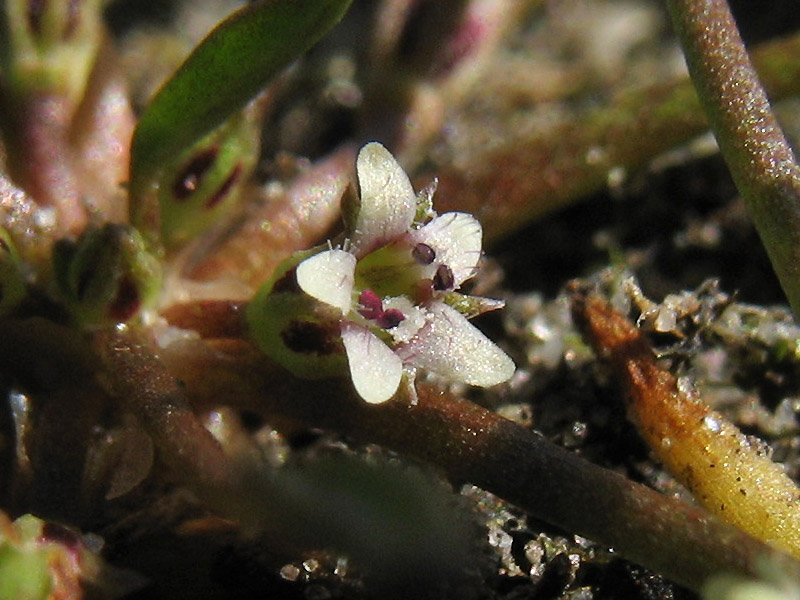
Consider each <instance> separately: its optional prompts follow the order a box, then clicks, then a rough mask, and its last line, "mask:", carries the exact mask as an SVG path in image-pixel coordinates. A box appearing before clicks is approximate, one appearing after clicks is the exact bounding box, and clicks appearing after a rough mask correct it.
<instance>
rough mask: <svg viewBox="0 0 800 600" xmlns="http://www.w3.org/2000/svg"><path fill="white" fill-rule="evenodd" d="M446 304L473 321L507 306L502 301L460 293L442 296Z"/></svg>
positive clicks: (449, 293) (448, 293)
mask: <svg viewBox="0 0 800 600" xmlns="http://www.w3.org/2000/svg"><path fill="white" fill-rule="evenodd" d="M442 300H443V301H444V303H445V304H448V305H449V306H452V307H453V308H455V309H456V310H457V311H458V312H460V313H461V314H462V315H464V316H465V317H466V318H467V319H472V318H473V317H477V316H478V315H482V314H483V313H486V312H490V311H493V310H498V309H501V308H503V307H504V306H505V304H506V303H505V302H503V301H502V300H494V299H492V298H484V297H483V296H468V295H466V294H461V293H459V292H447V293H446V294H444V296H442Z"/></svg>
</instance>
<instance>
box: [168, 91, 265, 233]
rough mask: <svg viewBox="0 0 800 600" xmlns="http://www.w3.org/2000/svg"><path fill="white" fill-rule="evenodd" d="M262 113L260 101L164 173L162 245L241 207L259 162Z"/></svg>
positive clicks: (211, 223) (216, 130)
mask: <svg viewBox="0 0 800 600" xmlns="http://www.w3.org/2000/svg"><path fill="white" fill-rule="evenodd" d="M262 112H263V111H262V109H261V107H260V105H259V102H258V101H256V102H254V103H252V104H251V105H250V106H248V107H247V108H246V109H245V110H243V111H242V112H240V113H238V114H237V115H235V116H234V117H232V118H231V119H229V120H228V121H227V122H226V123H224V124H223V125H222V126H220V127H219V128H217V129H215V130H214V131H212V132H211V133H210V134H208V135H207V136H206V137H204V138H203V139H201V140H200V141H199V142H198V143H197V144H195V145H194V146H192V147H191V148H190V149H188V150H186V151H184V152H183V153H181V154H180V156H178V158H177V159H176V160H175V161H173V162H172V164H170V165H169V166H168V167H167V168H166V169H164V171H163V174H162V176H161V180H160V183H159V192H158V204H159V210H160V218H161V236H162V242H163V244H164V246H165V247H166V248H167V249H169V248H174V247H176V246H179V245H182V244H184V243H186V242H187V241H189V240H191V239H192V238H194V237H195V236H197V235H198V234H200V233H202V232H203V231H205V230H206V229H208V228H209V227H211V226H212V225H213V224H214V223H216V222H218V221H219V220H220V218H222V217H223V216H225V215H226V214H228V213H230V212H231V211H232V209H234V208H235V207H236V205H237V202H236V201H237V198H238V197H239V193H240V191H241V190H242V188H243V186H244V185H245V183H246V181H247V179H248V177H249V175H250V173H251V172H252V170H253V167H254V166H255V164H256V159H257V157H258V151H259V144H260V140H261V128H260V121H261V114H262Z"/></svg>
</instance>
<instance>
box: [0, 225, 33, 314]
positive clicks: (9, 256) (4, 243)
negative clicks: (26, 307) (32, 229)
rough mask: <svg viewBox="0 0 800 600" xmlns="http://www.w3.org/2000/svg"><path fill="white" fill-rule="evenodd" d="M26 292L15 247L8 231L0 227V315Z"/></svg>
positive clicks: (5, 312)
mask: <svg viewBox="0 0 800 600" xmlns="http://www.w3.org/2000/svg"><path fill="white" fill-rule="evenodd" d="M27 293H28V292H27V288H26V285H25V277H24V275H23V271H22V262H21V259H20V257H19V254H18V253H17V248H16V246H15V245H14V242H13V240H12V239H11V236H9V235H8V232H7V231H6V230H5V229H4V228H2V227H0V317H3V316H5V315H7V314H9V313H10V312H12V311H13V310H14V309H15V308H16V307H17V306H19V304H20V303H21V302H22V301H23V300H24V299H25V296H26V295H27Z"/></svg>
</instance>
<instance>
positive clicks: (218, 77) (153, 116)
mask: <svg viewBox="0 0 800 600" xmlns="http://www.w3.org/2000/svg"><path fill="white" fill-rule="evenodd" d="M351 2H352V0H260V1H258V2H255V3H253V4H249V5H247V6H246V7H244V8H242V9H240V10H238V11H237V12H235V13H233V15H231V16H230V17H229V18H228V19H226V20H225V21H223V22H222V23H221V24H220V25H219V26H217V28H216V29H214V30H213V31H212V32H211V33H210V34H209V35H208V37H206V39H205V40H204V41H203V42H202V43H201V44H200V45H199V46H198V47H197V48H196V49H195V50H194V52H193V53H192V54H191V55H190V56H189V58H188V59H187V60H186V62H185V63H184V64H183V65H182V66H181V67H180V69H178V71H177V72H176V73H175V74H174V75H173V76H172V78H171V79H170V80H169V81H168V82H167V83H166V84H165V85H164V87H163V88H161V90H160V91H159V92H158V94H157V95H156V97H155V98H154V99H153V101H152V102H151V104H150V106H149V107H148V108H147V110H146V111H145V113H144V115H142V118H141V120H140V121H139V125H138V126H137V128H136V132H135V134H134V138H133V146H132V150H131V218H132V222H133V223H134V224H136V225H137V226H138V227H140V228H141V229H142V230H144V231H146V232H147V235H150V234H151V232H155V231H157V230H158V213H157V203H156V201H155V200H154V199H152V198H149V196H152V194H151V193H150V192H151V191H152V190H150V189H149V187H150V186H151V185H152V183H153V180H154V179H155V177H156V175H157V174H158V171H159V169H160V168H161V166H162V165H163V164H164V163H165V162H168V159H171V158H173V157H174V156H175V155H176V154H178V153H179V152H181V151H182V150H184V149H186V148H187V147H189V146H191V145H192V144H193V143H194V142H196V141H197V140H199V139H200V138H201V137H203V135H205V134H207V133H208V132H210V131H211V130H212V129H214V128H215V127H217V126H218V125H220V124H221V123H222V122H223V121H224V120H225V119H226V118H227V117H229V116H230V115H232V114H233V113H234V112H236V111H237V110H240V109H241V108H242V107H243V106H244V105H245V104H246V103H247V102H248V101H249V100H250V99H251V98H252V97H253V96H255V95H256V94H257V93H258V92H259V91H260V90H261V89H263V88H264V87H265V86H266V84H267V83H268V82H269V81H270V79H272V78H273V77H274V76H275V75H276V74H277V73H279V72H280V71H281V70H282V69H283V68H284V67H286V66H287V65H288V64H289V63H291V62H292V61H293V60H295V59H296V58H297V57H299V56H300V55H301V54H303V53H304V52H305V51H306V50H308V49H309V48H310V47H311V46H313V45H314V44H315V43H316V42H317V41H318V40H319V39H320V38H321V37H322V36H323V35H324V34H325V33H326V32H327V31H328V30H329V29H331V28H332V27H333V26H334V25H335V24H336V23H337V22H338V21H339V20H340V19H341V18H342V16H343V15H344V13H345V12H346V10H347V8H348V6H349V5H350V3H351Z"/></svg>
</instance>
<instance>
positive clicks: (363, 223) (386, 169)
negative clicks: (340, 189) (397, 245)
mask: <svg viewBox="0 0 800 600" xmlns="http://www.w3.org/2000/svg"><path fill="white" fill-rule="evenodd" d="M356 171H357V172H358V183H359V185H360V187H361V207H360V208H359V211H358V216H357V217H356V220H355V227H354V231H352V232H351V235H350V242H351V244H352V251H353V253H354V254H355V255H356V256H359V257H360V256H363V255H365V254H367V253H368V252H370V251H372V250H374V249H375V248H378V247H380V246H382V245H383V244H385V243H387V242H389V241H391V240H393V239H395V238H396V237H398V236H400V235H401V234H403V233H405V232H406V231H407V230H408V228H409V227H410V226H411V222H412V221H413V220H414V215H415V214H416V211H417V201H416V196H415V194H414V188H413V187H412V186H411V182H410V181H409V179H408V175H406V172H405V171H403V168H402V167H401V166H400V165H399V164H398V163H397V161H396V160H395V159H394V157H393V156H392V155H391V154H390V153H389V151H388V150H387V149H386V148H384V147H383V146H381V145H380V144H378V143H377V142H372V143H370V144H367V145H366V146H364V147H363V148H362V149H361V151H360V152H359V153H358V159H357V160H356Z"/></svg>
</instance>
